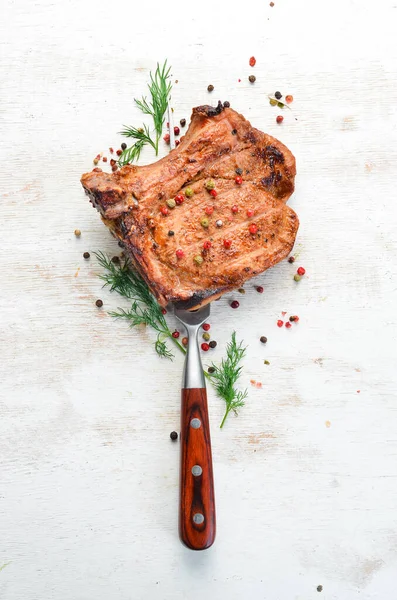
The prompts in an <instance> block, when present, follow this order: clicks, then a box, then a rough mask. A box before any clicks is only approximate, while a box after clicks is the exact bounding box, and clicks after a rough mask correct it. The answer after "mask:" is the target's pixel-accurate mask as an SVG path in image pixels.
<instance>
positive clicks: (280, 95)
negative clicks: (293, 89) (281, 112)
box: [274, 92, 283, 100]
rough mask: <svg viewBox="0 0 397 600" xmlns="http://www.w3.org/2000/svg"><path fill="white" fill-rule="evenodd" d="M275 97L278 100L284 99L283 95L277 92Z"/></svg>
mask: <svg viewBox="0 0 397 600" xmlns="http://www.w3.org/2000/svg"><path fill="white" fill-rule="evenodd" d="M274 97H275V98H277V100H281V98H282V97H283V95H282V94H281V92H276V93H275V94H274Z"/></svg>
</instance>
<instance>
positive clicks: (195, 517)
mask: <svg viewBox="0 0 397 600" xmlns="http://www.w3.org/2000/svg"><path fill="white" fill-rule="evenodd" d="M193 521H194V522H195V523H197V525H201V523H203V522H204V515H202V514H201V513H196V514H195V515H193Z"/></svg>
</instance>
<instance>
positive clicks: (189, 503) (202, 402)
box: [179, 388, 216, 550]
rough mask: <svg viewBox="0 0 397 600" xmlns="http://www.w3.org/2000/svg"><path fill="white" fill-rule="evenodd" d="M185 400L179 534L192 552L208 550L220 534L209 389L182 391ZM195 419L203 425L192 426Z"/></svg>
mask: <svg viewBox="0 0 397 600" xmlns="http://www.w3.org/2000/svg"><path fill="white" fill-rule="evenodd" d="M181 399H182V401H181V465H180V472H179V481H180V483H179V486H180V487H179V494H180V498H179V535H180V538H181V541H182V542H183V543H184V544H185V546H187V547H188V548H190V549H191V550H206V549H207V548H209V547H210V546H212V544H213V543H214V541H215V533H216V516H215V494H214V477H213V469H212V453H211V433H210V424H209V419H208V406H207V390H206V389H205V388H202V389H199V388H192V389H182V394H181ZM195 419H196V420H198V421H199V422H200V423H197V425H198V426H193V424H192V421H193V420H195ZM194 467H196V468H197V467H199V468H200V469H201V473H199V474H197V475H195V473H194V472H193V468H194ZM201 518H204V519H203V521H202V522H200V519H201Z"/></svg>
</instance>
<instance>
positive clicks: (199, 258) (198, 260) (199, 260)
mask: <svg viewBox="0 0 397 600" xmlns="http://www.w3.org/2000/svg"><path fill="white" fill-rule="evenodd" d="M193 262H194V263H195V264H196V265H197V266H198V267H199V266H200V265H202V264H203V262H204V259H203V257H202V256H200V254H197V256H195V257H194V258H193Z"/></svg>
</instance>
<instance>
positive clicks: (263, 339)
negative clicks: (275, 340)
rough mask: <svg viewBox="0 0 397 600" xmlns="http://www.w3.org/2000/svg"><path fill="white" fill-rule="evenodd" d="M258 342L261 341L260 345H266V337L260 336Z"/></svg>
mask: <svg viewBox="0 0 397 600" xmlns="http://www.w3.org/2000/svg"><path fill="white" fill-rule="evenodd" d="M260 340H261V342H262V344H266V342H267V337H266V336H264V335H262V336H261V338H260Z"/></svg>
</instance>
